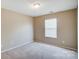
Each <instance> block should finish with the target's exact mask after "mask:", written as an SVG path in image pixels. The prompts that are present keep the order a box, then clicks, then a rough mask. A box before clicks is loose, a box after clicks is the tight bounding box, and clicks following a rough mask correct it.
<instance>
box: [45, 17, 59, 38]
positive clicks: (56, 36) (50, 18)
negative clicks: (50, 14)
mask: <svg viewBox="0 0 79 59" xmlns="http://www.w3.org/2000/svg"><path fill="white" fill-rule="evenodd" d="M52 19H56V24H57V25H56V37H46V35H44V36H45V38H55V39H57V38H58V29H57V28H58V20H57V17H54V18H48V19H45V21H46V20H52ZM45 21H44V25H45ZM44 27H45V26H44ZM45 29H46V28H45ZM45 29H44V34H45Z"/></svg>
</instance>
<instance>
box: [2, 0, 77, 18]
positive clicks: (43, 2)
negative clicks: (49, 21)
mask: <svg viewBox="0 0 79 59" xmlns="http://www.w3.org/2000/svg"><path fill="white" fill-rule="evenodd" d="M34 2H38V3H40V7H39V8H38V9H34V8H33V7H32V4H33V3H34ZM77 4H78V3H77V0H2V1H1V7H2V8H5V9H9V10H12V11H15V12H19V13H22V14H24V15H29V16H33V17H35V16H40V15H45V14H49V13H50V12H53V13H55V12H60V11H65V10H69V9H74V8H77Z"/></svg>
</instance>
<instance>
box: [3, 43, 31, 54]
mask: <svg viewBox="0 0 79 59" xmlns="http://www.w3.org/2000/svg"><path fill="white" fill-rule="evenodd" d="M30 43H32V42H27V43H23V44H21V45H17V46H15V47H12V48H9V49H5V50H2V51H1V53H4V52H7V51H10V50H12V49H15V48H18V47H21V46H24V45H26V44H30Z"/></svg>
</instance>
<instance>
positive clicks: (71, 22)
mask: <svg viewBox="0 0 79 59" xmlns="http://www.w3.org/2000/svg"><path fill="white" fill-rule="evenodd" d="M45 17H46V19H50V18H57V39H56V38H47V37H44V29H45V28H44V21H45ZM34 39H35V41H36V42H44V43H47V44H52V45H55V46H59V47H64V48H69V49H70V48H73V49H77V9H72V10H67V11H63V12H58V13H54V14H48V15H44V16H38V17H35V18H34Z"/></svg>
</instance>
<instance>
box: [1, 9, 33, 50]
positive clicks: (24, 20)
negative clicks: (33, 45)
mask: <svg viewBox="0 0 79 59" xmlns="http://www.w3.org/2000/svg"><path fill="white" fill-rule="evenodd" d="M1 37H2V38H1V44H2V45H1V46H2V51H4V50H6V49H10V48H13V47H16V46H18V45H21V44H24V43H29V42H32V41H33V18H32V17H30V16H25V15H21V14H19V13H16V12H13V11H9V10H6V9H1Z"/></svg>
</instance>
